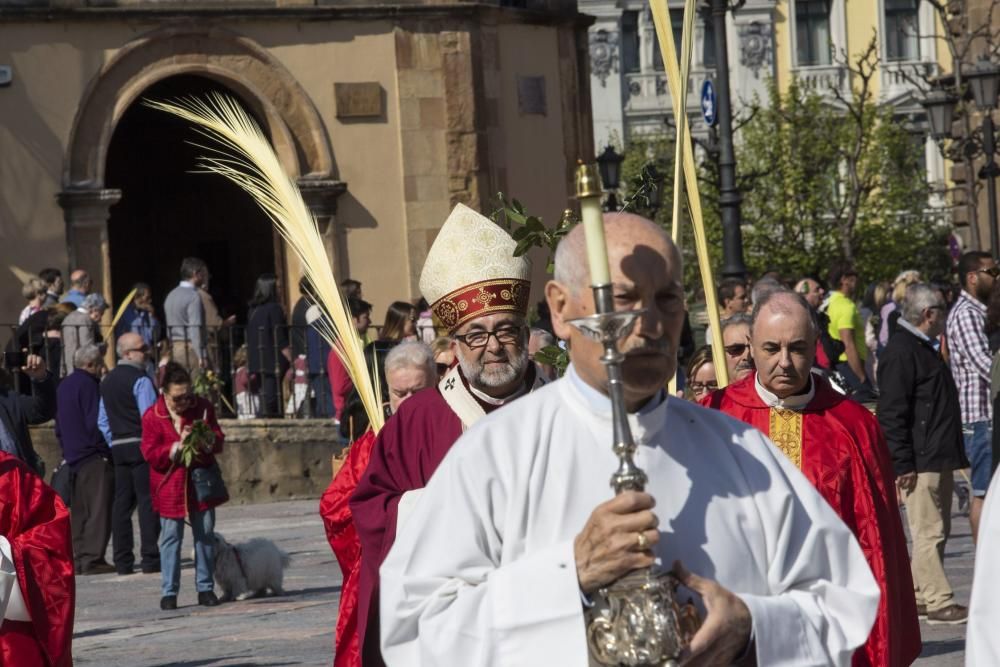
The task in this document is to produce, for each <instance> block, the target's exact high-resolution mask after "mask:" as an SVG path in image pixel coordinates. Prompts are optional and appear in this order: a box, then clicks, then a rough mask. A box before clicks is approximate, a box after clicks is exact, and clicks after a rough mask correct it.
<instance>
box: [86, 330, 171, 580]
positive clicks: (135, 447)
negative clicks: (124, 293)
mask: <svg viewBox="0 0 1000 667" xmlns="http://www.w3.org/2000/svg"><path fill="white" fill-rule="evenodd" d="M116 349H117V352H118V359H119V361H118V365H117V366H116V367H115V369H114V370H113V371H111V372H110V373H108V375H107V377H105V378H104V381H103V382H102V383H101V404H100V409H99V412H98V417H97V423H98V425H99V426H100V428H101V433H103V434H104V439H105V440H106V441H107V442H108V443H110V445H111V460H112V461H113V463H114V467H115V499H114V503H113V504H112V508H111V535H112V538H113V541H114V542H113V543H114V562H115V570H117V572H118V574H120V575H125V574H132V572H133V571H134V570H133V566H134V565H135V555H134V554H133V553H132V548H133V539H132V513H133V512H134V511H135V510H136V508H138V510H139V536H140V540H141V542H140V547H139V553H140V554H141V557H142V560H141V567H142V571H143V573H144V574H149V573H151V572H159V571H160V550H159V547H158V546H157V544H156V541H157V539H159V536H160V517H159V516H158V515H157V514H156V512H154V511H153V501H152V498H151V497H150V495H149V464H148V463H146V459H144V458H143V457H142V451H141V450H140V445H141V443H142V416H143V415H144V414H145V413H146V410H148V409H149V408H150V407H152V405H153V404H154V403H156V389H155V388H154V387H153V381H152V380H151V379H150V377H149V375H148V374H147V360H148V359H149V346H148V345H147V344H146V342H145V341H144V340H143V338H142V336H140V335H139V334H137V333H126V334H122V335H121V337H119V338H118V344H117V346H116Z"/></svg>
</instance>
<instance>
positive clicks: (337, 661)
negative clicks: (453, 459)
mask: <svg viewBox="0 0 1000 667" xmlns="http://www.w3.org/2000/svg"><path fill="white" fill-rule="evenodd" d="M374 444H375V434H374V433H373V432H372V431H370V430H369V431H366V432H365V434H364V435H362V436H361V437H360V438H358V439H357V440H356V441H355V442H354V444H352V445H351V448H350V451H349V452H348V453H347V458H346V460H345V461H344V465H343V467H341V469H340V470H339V471H338V472H337V475H336V476H335V477H334V478H333V480H332V481H331V482H330V486H329V487H328V488H327V489H326V492H325V493H323V497H322V499H321V500H320V504H319V513H320V516H321V517H322V518H323V527H324V528H325V529H326V539H327V540H328V541H329V542H330V548H331V549H333V553H334V554H335V555H336V556H337V563H338V564H339V565H340V571H341V573H342V574H343V583H342V584H341V588H340V609H339V611H338V614H337V629H336V635H335V639H334V659H333V665H334V667H360V666H361V642H360V639H359V636H358V578H359V570H360V565H361V542H360V541H359V540H358V534H357V532H356V531H355V530H354V522H353V521H352V519H351V509H350V507H349V506H348V500H350V497H351V494H352V493H353V492H354V489H355V487H357V485H358V481H359V480H360V479H361V475H362V474H364V471H365V468H366V467H367V466H368V459H369V458H370V457H371V451H372V446H373V445H374Z"/></svg>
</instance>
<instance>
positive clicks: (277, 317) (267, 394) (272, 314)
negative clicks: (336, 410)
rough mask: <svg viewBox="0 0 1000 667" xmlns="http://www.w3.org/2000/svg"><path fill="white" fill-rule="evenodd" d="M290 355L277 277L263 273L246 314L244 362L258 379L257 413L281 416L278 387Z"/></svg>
mask: <svg viewBox="0 0 1000 667" xmlns="http://www.w3.org/2000/svg"><path fill="white" fill-rule="evenodd" d="M291 357H292V352H291V348H290V347H289V344H288V324H287V320H286V319H285V311H284V309H282V307H281V304H280V303H278V278H277V276H275V275H274V274H273V273H263V274H261V275H260V277H259V278H257V284H256V286H255V287H254V293H253V298H252V299H251V300H250V314H249V317H248V318H247V366H248V368H249V370H250V374H251V375H256V376H257V379H258V381H259V382H260V415H259V416H261V417H280V416H281V413H282V409H281V392H280V390H279V387H280V384H281V380H282V378H283V377H284V376H285V372H286V371H288V366H289V362H290V361H291Z"/></svg>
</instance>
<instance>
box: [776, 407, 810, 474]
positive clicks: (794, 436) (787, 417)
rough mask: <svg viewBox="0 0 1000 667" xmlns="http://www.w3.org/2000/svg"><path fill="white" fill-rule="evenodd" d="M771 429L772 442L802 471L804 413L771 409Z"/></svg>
mask: <svg viewBox="0 0 1000 667" xmlns="http://www.w3.org/2000/svg"><path fill="white" fill-rule="evenodd" d="M770 412H771V415H770V417H771V419H770V422H771V423H770V428H769V429H768V432H769V435H770V437H771V441H772V442H773V443H774V444H775V445H777V446H778V449H780V450H781V451H782V453H784V455H785V456H787V457H788V460H789V461H791V462H792V463H794V464H795V467H796V468H798V469H799V470H801V469H802V413H801V412H796V411H795V410H785V409H783V408H771V410H770Z"/></svg>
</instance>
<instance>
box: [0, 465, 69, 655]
mask: <svg viewBox="0 0 1000 667" xmlns="http://www.w3.org/2000/svg"><path fill="white" fill-rule="evenodd" d="M0 535H3V536H4V537H6V538H7V541H8V542H10V546H11V553H12V555H13V561H14V567H15V569H16V570H17V583H18V584H19V585H20V587H21V591H22V593H23V595H24V602H25V605H26V606H27V609H28V613H29V615H30V616H31V622H30V623H29V622H21V621H3V625H2V626H0V665H11V666H13V665H17V667H69V666H71V665H72V664H73V654H72V641H73V610H74V607H75V599H76V585H75V582H74V579H73V546H72V539H71V537H70V525H69V510H67V509H66V506H65V505H63V502H62V500H60V499H59V497H58V496H57V495H56V492H55V491H53V490H52V488H51V487H49V486H47V485H46V484H45V483H44V482H43V481H42V479H41V478H40V477H39V476H38V475H36V474H35V473H34V472H32V471H31V470H30V469H29V468H28V467H27V466H26V465H25V464H24V463H23V462H21V461H20V460H19V459H17V458H15V457H13V456H10V455H9V454H6V453H4V452H0Z"/></svg>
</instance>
